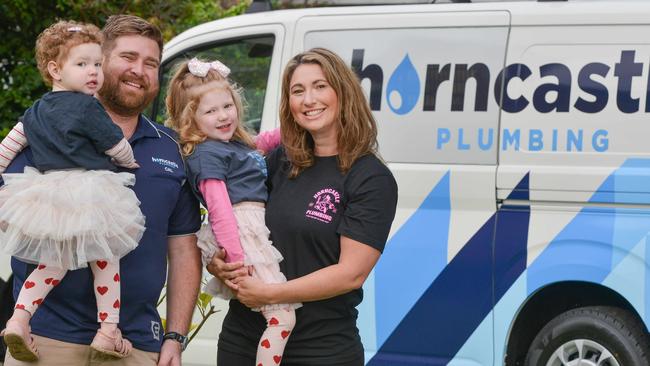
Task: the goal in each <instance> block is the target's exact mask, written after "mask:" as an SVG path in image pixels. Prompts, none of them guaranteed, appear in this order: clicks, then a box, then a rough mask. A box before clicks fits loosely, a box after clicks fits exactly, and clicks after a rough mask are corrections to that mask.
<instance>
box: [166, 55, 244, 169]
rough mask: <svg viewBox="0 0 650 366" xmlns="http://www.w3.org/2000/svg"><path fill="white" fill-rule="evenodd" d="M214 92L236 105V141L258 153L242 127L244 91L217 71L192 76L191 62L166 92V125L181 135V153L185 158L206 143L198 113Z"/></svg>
mask: <svg viewBox="0 0 650 366" xmlns="http://www.w3.org/2000/svg"><path fill="white" fill-rule="evenodd" d="M215 90H225V91H227V92H229V93H230V95H231V96H232V100H233V101H234V103H235V108H236V109H237V119H238V123H237V129H236V130H235V133H234V135H233V140H237V141H239V142H242V143H243V144H245V145H247V146H248V147H250V148H252V149H255V143H254V141H253V138H252V137H251V135H250V134H249V133H248V131H246V128H245V127H244V125H243V123H242V120H243V117H244V103H243V98H242V93H241V88H239V87H238V86H237V85H236V84H234V83H233V82H231V81H230V80H228V79H226V78H224V77H222V76H221V75H220V74H219V73H218V72H217V71H216V70H212V69H211V70H209V71H208V73H207V75H206V76H204V77H200V76H196V75H193V74H192V73H191V72H190V70H189V68H188V62H184V63H182V64H181V65H180V66H179V67H178V69H177V70H176V72H175V73H174V77H173V78H172V80H171V81H170V83H169V87H168V88H167V98H166V99H165V104H166V106H167V114H168V115H169V117H168V118H167V121H165V125H166V126H168V127H171V128H173V129H174V130H176V132H177V133H178V138H179V143H180V145H181V151H182V153H183V155H184V156H189V155H191V154H192V153H193V152H194V149H195V148H196V145H198V144H200V143H202V142H204V141H205V140H206V139H207V136H206V134H205V133H203V132H201V129H200V128H199V125H198V123H197V121H196V110H197V108H198V106H199V103H200V101H201V98H202V97H203V96H204V95H206V94H208V93H210V92H213V91H215Z"/></svg>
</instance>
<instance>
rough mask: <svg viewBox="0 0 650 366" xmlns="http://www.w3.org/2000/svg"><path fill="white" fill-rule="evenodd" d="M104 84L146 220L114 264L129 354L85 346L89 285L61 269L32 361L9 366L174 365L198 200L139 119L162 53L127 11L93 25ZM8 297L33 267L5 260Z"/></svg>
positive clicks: (197, 273) (42, 311)
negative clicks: (162, 300) (99, 27)
mask: <svg viewBox="0 0 650 366" xmlns="http://www.w3.org/2000/svg"><path fill="white" fill-rule="evenodd" d="M103 33H104V37H105V42H104V44H103V45H102V49H103V53H104V63H103V66H102V68H103V70H104V75H105V82H104V85H103V87H102V89H101V90H100V91H99V95H98V98H99V100H100V101H101V103H102V104H103V105H104V107H105V109H106V112H108V114H109V115H110V116H111V118H112V119H113V121H114V122H115V123H116V124H117V125H118V126H119V127H120V128H121V129H122V131H123V133H124V136H125V137H126V138H127V139H128V140H129V142H130V144H131V146H132V147H133V151H134V154H135V158H136V160H137V162H138V164H139V165H140V168H138V169H136V170H132V171H130V172H132V173H134V174H135V176H136V184H135V186H134V187H133V189H134V191H135V193H136V195H137V197H138V199H139V200H140V201H141V204H140V209H141V210H142V213H143V214H144V215H145V217H146V224H145V226H146V231H145V233H144V235H143V237H142V240H141V241H140V244H139V245H138V247H137V248H136V249H135V250H134V251H132V252H131V253H129V254H128V255H126V256H125V257H124V258H122V260H121V262H120V266H121V274H120V275H119V276H118V275H116V276H115V277H114V278H113V279H114V281H115V282H120V285H121V291H122V299H121V303H116V304H114V306H117V307H120V322H119V323H120V328H121V329H122V334H123V336H124V338H126V339H128V340H130V341H131V342H132V343H133V346H134V348H135V349H134V350H133V352H132V353H131V354H130V355H129V356H128V357H126V358H123V359H115V360H106V359H102V357H101V356H100V355H99V354H98V353H96V352H94V351H91V348H90V347H89V346H88V345H89V344H90V343H91V341H92V339H93V337H94V335H95V333H96V331H97V326H98V325H97V307H96V304H95V296H94V291H95V289H93V279H92V274H91V271H90V270H89V269H88V268H85V269H80V270H76V271H70V272H68V274H67V275H66V277H65V281H61V282H60V283H59V284H58V285H57V286H56V287H55V288H54V289H52V291H51V292H50V294H49V295H48V297H47V300H46V301H45V302H43V304H42V305H41V307H40V308H39V311H38V312H36V313H35V315H34V317H33V318H32V320H31V327H32V334H33V335H34V340H35V342H36V347H37V349H38V352H39V361H38V362H31V363H23V362H19V361H16V360H14V359H12V358H11V357H10V356H9V355H8V356H7V358H6V360H5V366H16V365H30V366H33V365H48V366H58V365H61V366H63V365H66V366H68V365H72V366H77V365H78V366H82V365H84V366H85V365H99V364H108V365H120V366H131V365H133V366H135V365H138V366H139V365H159V366H180V365H181V351H182V348H183V346H184V336H185V335H187V331H188V329H189V325H190V321H191V317H192V312H193V309H194V304H195V301H196V298H197V294H198V289H199V284H200V278H201V260H200V256H199V251H198V248H197V246H196V237H195V235H194V233H195V232H196V231H198V229H199V226H200V218H199V209H198V202H197V201H196V199H195V198H194V196H193V195H192V193H191V190H190V188H189V186H188V185H187V184H186V182H185V181H186V177H185V169H184V166H183V160H182V158H181V155H180V152H179V149H178V145H177V144H176V142H175V141H174V139H173V138H172V137H171V136H172V132H171V130H169V129H167V128H165V127H163V126H160V125H158V124H155V123H152V122H151V121H149V120H148V119H147V118H146V117H145V116H143V115H142V114H141V113H142V111H143V110H144V109H145V108H146V106H147V105H148V104H149V103H150V102H151V101H152V100H153V99H154V98H155V96H156V94H157V93H158V88H159V85H158V70H159V66H160V59H161V53H162V36H161V34H160V30H159V29H158V28H157V27H155V26H153V25H152V24H150V23H148V22H147V21H145V20H143V19H141V18H138V17H135V16H128V15H119V16H112V17H110V18H109V19H108V22H107V23H106V26H105V27H104V29H103ZM30 161H31V151H30V150H29V148H27V149H25V150H24V151H23V152H22V153H21V154H20V155H18V156H17V157H16V159H15V160H14V161H13V163H12V164H11V165H10V166H9V167H8V169H7V172H8V173H11V172H13V173H15V172H22V171H23V169H24V167H25V166H26V165H30ZM167 260H169V271H168V274H167V323H166V329H165V332H167V333H165V334H163V329H162V323H161V320H160V317H159V315H158V312H157V310H156V304H157V301H158V298H159V296H160V293H161V290H162V288H163V286H164V284H165V274H166V273H167ZM11 265H12V270H13V272H14V276H15V280H14V281H15V282H14V296H16V294H17V293H18V291H17V290H19V289H20V288H21V287H22V286H23V283H24V281H25V278H26V277H27V276H28V275H29V274H30V273H31V271H33V270H34V269H35V265H31V264H27V263H23V262H20V261H18V260H17V259H15V258H12V262H11Z"/></svg>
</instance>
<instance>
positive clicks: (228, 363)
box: [217, 350, 364, 366]
mask: <svg viewBox="0 0 650 366" xmlns="http://www.w3.org/2000/svg"><path fill="white" fill-rule="evenodd" d="M253 356H254V355H253ZM363 364H364V360H363V356H361V357H360V358H359V359H357V360H355V361H352V362H345V363H337V364H332V363H329V364H328V366H363ZM217 366H255V358H248V357H245V356H241V355H238V354H235V353H231V352H227V351H223V350H219V351H218V352H217ZM282 366H311V365H310V364H297V363H287V362H284V361H282Z"/></svg>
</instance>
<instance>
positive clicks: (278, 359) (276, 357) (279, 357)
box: [273, 355, 282, 365]
mask: <svg viewBox="0 0 650 366" xmlns="http://www.w3.org/2000/svg"><path fill="white" fill-rule="evenodd" d="M281 360H282V356H278V355H275V356H273V361H275V363H276V364H277V365H279V364H280V361H281Z"/></svg>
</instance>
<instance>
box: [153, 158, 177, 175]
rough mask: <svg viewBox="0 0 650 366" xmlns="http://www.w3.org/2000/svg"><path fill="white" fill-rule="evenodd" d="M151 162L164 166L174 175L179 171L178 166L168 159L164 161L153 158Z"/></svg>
mask: <svg viewBox="0 0 650 366" xmlns="http://www.w3.org/2000/svg"><path fill="white" fill-rule="evenodd" d="M151 161H152V162H154V163H156V164H158V165H160V166H162V167H163V168H164V169H165V171H166V172H170V173H173V172H174V170H175V169H178V164H176V163H175V162H173V161H170V160H167V159H162V158H154V157H153V156H152V157H151Z"/></svg>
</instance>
